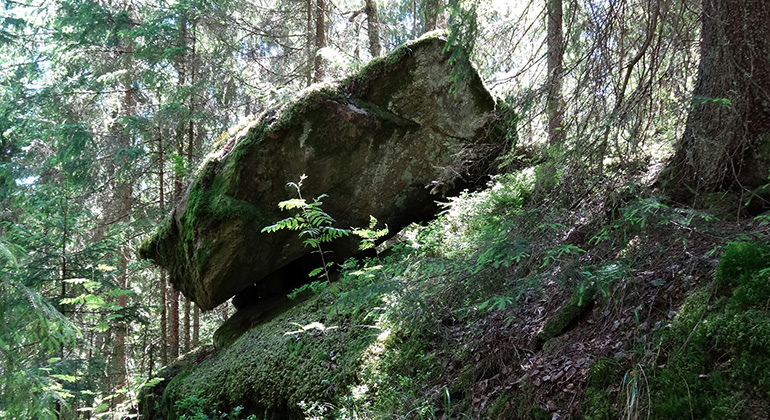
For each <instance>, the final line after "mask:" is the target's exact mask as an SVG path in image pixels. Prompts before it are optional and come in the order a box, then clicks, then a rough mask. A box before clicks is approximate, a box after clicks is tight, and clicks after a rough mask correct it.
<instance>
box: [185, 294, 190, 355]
mask: <svg viewBox="0 0 770 420" xmlns="http://www.w3.org/2000/svg"><path fill="white" fill-rule="evenodd" d="M190 315H191V314H190V299H188V298H184V351H185V352H188V351H190V337H191V334H190V325H191V324H190Z"/></svg>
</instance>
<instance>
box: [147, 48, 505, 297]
mask: <svg viewBox="0 0 770 420" xmlns="http://www.w3.org/2000/svg"><path fill="white" fill-rule="evenodd" d="M445 45H446V41H445V40H444V39H442V38H440V37H429V38H423V39H420V40H417V41H414V42H411V43H408V44H406V45H404V46H401V47H399V48H397V49H396V50H395V51H393V52H392V53H391V54H389V55H388V56H385V57H383V58H380V59H377V60H375V61H373V62H372V63H370V64H369V65H367V66H366V67H365V68H364V69H363V70H362V71H360V72H359V73H357V74H356V75H354V76H350V77H348V78H347V79H344V80H342V81H340V82H337V83H333V84H324V85H321V86H316V87H314V88H313V89H312V90H309V91H306V92H303V93H302V94H300V95H299V97H298V98H297V99H296V100H294V101H291V102H289V103H287V104H286V105H284V106H283V107H281V108H279V109H277V110H274V111H270V112H267V113H265V114H263V115H262V116H261V117H260V118H258V119H255V120H252V121H250V122H248V123H247V124H246V126H245V127H244V129H242V130H240V132H238V133H237V134H234V135H231V136H223V138H222V139H221V144H220V147H219V149H218V151H217V152H215V153H212V155H210V157H209V158H208V159H207V160H206V161H205V162H204V163H203V164H202V166H201V168H200V169H199V171H198V173H197V175H196V177H195V179H194V181H193V182H192V184H191V186H190V188H189V189H188V191H187V193H186V194H185V196H184V198H183V199H182V200H181V201H180V203H179V204H178V205H177V206H176V207H175V208H174V210H173V212H172V214H171V216H170V217H168V218H167V219H166V220H165V221H164V222H163V223H162V224H161V226H160V227H159V229H158V231H157V232H156V234H155V235H154V236H153V237H152V238H150V239H148V240H147V241H145V243H144V244H143V245H142V248H141V250H140V253H141V255H142V256H143V257H145V258H150V259H152V260H153V261H155V262H156V263H157V264H158V265H160V266H162V267H165V268H166V269H168V270H169V273H170V279H171V282H172V283H173V284H174V286H175V287H176V288H177V289H178V290H180V291H181V292H182V293H183V294H184V295H185V296H187V297H188V298H190V299H191V300H193V301H194V302H196V303H197V304H198V305H199V306H200V307H201V308H203V309H206V310H208V309H212V308H214V307H215V306H216V305H218V304H220V303H222V302H224V301H226V300H227V299H229V298H230V297H232V296H233V295H235V294H236V293H238V292H240V291H241V290H243V289H246V288H248V287H250V286H252V285H254V284H259V282H260V281H263V279H265V278H268V276H270V274H271V273H273V272H275V271H277V270H279V269H281V268H282V267H284V266H286V265H287V264H289V263H291V262H292V261H295V260H297V259H299V258H301V257H303V256H305V255H306V254H308V253H309V252H310V250H309V249H307V248H304V247H303V246H302V243H301V241H300V240H299V239H297V237H296V235H295V234H294V233H293V232H278V233H273V234H266V233H262V232H261V230H262V228H263V227H265V226H268V225H270V224H273V223H274V222H275V221H277V220H280V219H283V218H285V217H286V216H287V214H282V213H281V212H280V211H279V209H278V206H277V204H278V202H280V201H283V200H286V199H288V198H292V197H293V196H292V191H291V190H289V189H287V188H286V184H287V183H288V182H293V181H294V182H296V181H297V180H298V179H299V177H300V176H301V175H303V174H306V175H307V177H308V178H307V180H306V181H305V183H304V185H303V195H304V196H305V197H310V198H312V197H316V196H318V195H320V194H327V195H328V197H327V198H326V199H324V210H326V211H327V212H328V213H329V214H330V215H332V217H335V218H336V219H337V220H336V221H337V226H339V227H343V228H347V227H351V226H367V225H368V222H369V216H370V215H371V216H374V217H376V218H377V219H379V220H380V221H381V222H382V223H384V224H387V225H388V226H389V227H390V228H391V230H392V231H396V230H397V229H400V228H401V227H403V226H405V225H406V224H408V223H410V222H412V221H414V220H416V219H424V218H425V217H426V216H427V215H430V214H432V213H433V212H434V211H435V201H436V199H437V198H440V196H441V194H446V193H449V194H451V193H456V192H459V191H460V190H462V189H463V188H467V187H469V186H473V185H474V184H483V181H482V180H483V178H484V175H486V174H487V173H488V172H489V171H490V168H492V166H493V163H492V162H493V161H494V159H495V158H496V157H497V156H499V155H501V154H502V153H504V152H505V151H506V150H507V147H508V146H509V145H510V139H506V138H505V135H506V133H507V132H508V124H509V122H508V121H507V117H506V118H501V117H500V116H499V115H498V114H499V112H498V110H497V109H496V104H495V101H494V99H493V98H492V96H491V95H490V94H489V93H488V92H487V91H486V89H485V88H484V86H483V83H482V82H481V79H480V78H479V76H478V75H477V74H476V73H475V71H471V72H470V77H468V78H467V80H466V81H464V82H462V83H457V84H455V83H454V82H453V80H452V78H451V77H450V74H451V66H450V64H449V62H448V59H449V52H446V51H445V50H444V47H445ZM464 65H467V66H470V63H464ZM331 250H333V251H334V252H335V255H337V256H338V257H344V256H350V255H352V254H353V253H355V252H356V250H357V243H356V242H355V240H354V239H352V238H350V239H345V240H341V241H338V242H336V243H334V244H333V245H332V249H331Z"/></svg>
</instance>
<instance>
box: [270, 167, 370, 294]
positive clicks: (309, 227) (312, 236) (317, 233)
mask: <svg viewBox="0 0 770 420" xmlns="http://www.w3.org/2000/svg"><path fill="white" fill-rule="evenodd" d="M306 178H307V177H306V176H305V174H302V176H301V177H300V179H299V182H297V183H294V182H290V183H289V184H288V185H289V186H290V187H293V188H294V189H296V190H297V196H298V197H299V198H295V199H291V200H286V201H282V202H280V203H278V207H279V208H280V209H281V210H297V212H296V213H295V214H294V215H293V216H292V217H288V218H286V219H283V220H280V221H278V222H276V223H275V224H272V225H270V226H266V227H264V228H263V229H262V232H268V233H271V232H277V231H279V230H284V229H286V230H295V231H299V234H298V235H299V237H300V238H302V239H303V241H302V243H303V244H304V245H305V246H306V247H309V248H313V249H314V252H317V253H318V254H319V255H320V256H321V261H322V263H323V265H322V266H321V267H318V268H315V269H313V270H312V271H311V272H310V273H309V274H308V276H309V277H315V276H318V275H319V274H322V277H323V278H325V279H326V280H327V281H331V278H330V277H329V268H330V267H331V266H332V265H334V263H333V262H331V261H330V262H326V259H325V257H324V253H325V251H324V250H323V247H322V244H325V243H329V242H332V241H333V240H335V239H339V238H342V237H343V236H347V235H349V234H350V230H349V229H340V228H337V227H334V219H332V217H331V216H329V215H328V214H326V212H324V211H323V209H321V206H322V205H323V202H322V201H321V199H323V198H324V197H326V195H325V194H322V195H321V196H319V197H316V198H314V199H313V202H311V203H307V202H306V201H305V199H303V198H302V182H303V181H304V180H305V179H306ZM375 223H376V221H375Z"/></svg>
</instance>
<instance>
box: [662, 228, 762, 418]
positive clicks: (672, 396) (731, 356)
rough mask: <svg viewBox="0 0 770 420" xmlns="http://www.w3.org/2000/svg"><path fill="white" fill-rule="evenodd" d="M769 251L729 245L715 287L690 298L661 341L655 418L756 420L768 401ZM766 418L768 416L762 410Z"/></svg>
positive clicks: (755, 246) (742, 244)
mask: <svg viewBox="0 0 770 420" xmlns="http://www.w3.org/2000/svg"><path fill="white" fill-rule="evenodd" d="M768 267H770V261H768V259H767V246H766V245H764V244H757V243H750V242H740V243H733V244H730V245H728V246H727V247H726V248H725V252H724V254H723V256H722V259H721V261H720V264H719V268H718V269H717V274H716V280H717V286H718V287H719V288H720V289H721V288H723V287H724V286H734V287H735V289H734V290H733V293H732V294H731V295H729V296H725V295H724V293H719V294H717V293H716V290H715V288H714V287H713V286H708V287H704V288H702V289H701V290H699V291H698V292H696V293H694V294H693V295H691V296H690V297H689V298H688V299H687V300H686V301H685V304H684V305H683V306H682V308H681V309H680V311H679V314H678V315H677V317H676V318H675V320H674V322H673V323H672V324H671V327H670V328H668V329H665V330H664V332H663V333H661V335H660V340H661V350H662V352H661V357H660V358H659V360H658V361H657V362H656V364H657V365H658V366H659V368H656V369H654V370H652V372H654V375H652V378H651V381H650V389H651V394H652V395H651V398H652V406H651V410H652V413H653V415H652V417H653V418H656V419H682V418H697V419H744V418H754V417H753V416H754V415H756V414H757V410H763V409H764V410H766V407H764V408H763V405H766V404H765V403H763V401H768V400H769V399H770V283H768V274H770V272H769V271H768V269H767V268H768ZM765 412H766V411H765Z"/></svg>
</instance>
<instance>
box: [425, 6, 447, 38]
mask: <svg viewBox="0 0 770 420" xmlns="http://www.w3.org/2000/svg"><path fill="white" fill-rule="evenodd" d="M441 3H442V1H441V0H423V2H422V15H423V26H422V33H426V32H430V31H435V30H436V28H438V21H439V15H440V14H441V13H442V12H443V10H444V6H443V4H441Z"/></svg>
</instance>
